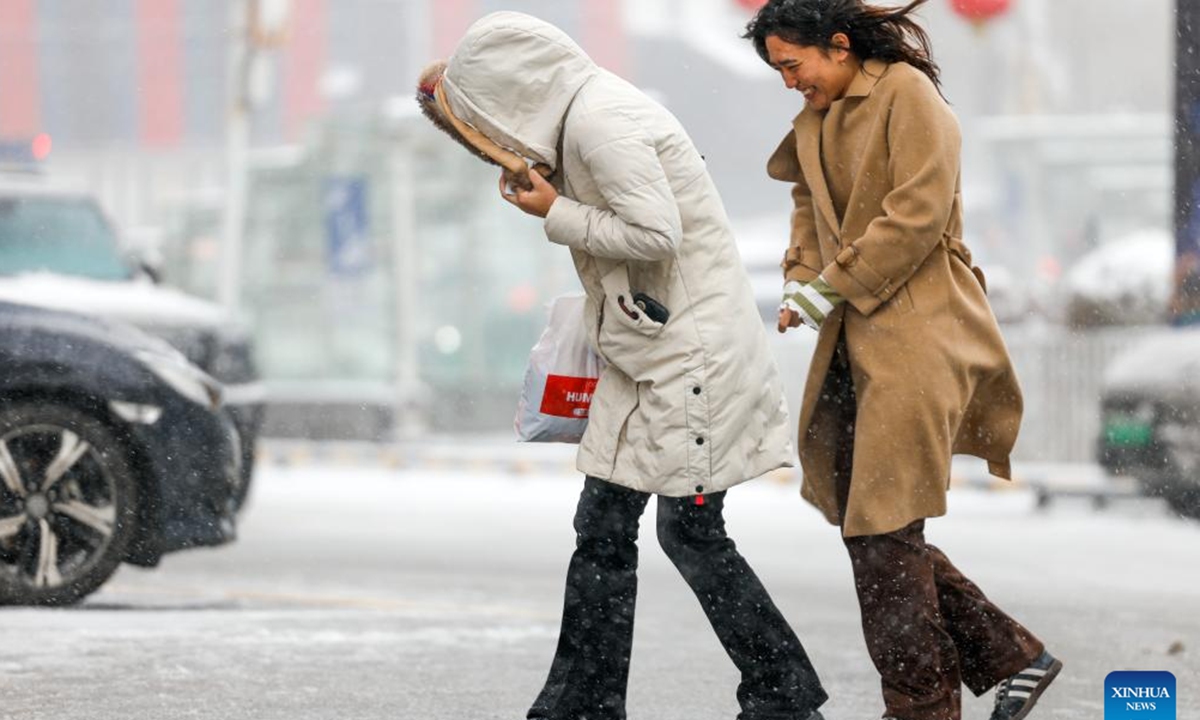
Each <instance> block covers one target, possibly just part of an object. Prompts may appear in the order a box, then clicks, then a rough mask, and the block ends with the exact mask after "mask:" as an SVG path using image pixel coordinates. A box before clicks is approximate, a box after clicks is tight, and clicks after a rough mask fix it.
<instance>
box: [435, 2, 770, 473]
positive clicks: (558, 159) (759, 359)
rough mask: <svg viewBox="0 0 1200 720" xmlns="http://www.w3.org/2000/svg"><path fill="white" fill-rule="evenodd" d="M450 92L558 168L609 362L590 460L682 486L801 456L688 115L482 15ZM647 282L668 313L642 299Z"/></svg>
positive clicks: (453, 69) (556, 233)
mask: <svg viewBox="0 0 1200 720" xmlns="http://www.w3.org/2000/svg"><path fill="white" fill-rule="evenodd" d="M442 91H443V92H444V94H445V97H446V101H447V103H448V105H449V106H450V108H451V110H452V111H453V112H454V114H455V115H456V116H458V118H460V119H461V120H464V121H466V122H467V123H469V124H471V125H472V126H474V127H475V128H476V129H478V130H479V131H481V132H482V133H483V134H484V135H486V136H488V137H489V138H491V139H492V140H493V141H495V142H497V143H498V144H500V145H503V146H505V147H507V148H511V149H513V150H515V151H516V152H517V153H519V154H520V155H522V156H524V157H526V158H529V159H531V160H533V161H536V162H540V163H544V164H546V165H548V166H550V167H551V168H554V169H555V170H556V175H555V176H554V178H553V180H554V182H555V183H556V185H557V186H558V188H559V191H560V193H561V195H560V197H559V198H558V200H556V201H555V203H554V205H553V207H552V208H551V210H550V213H549V215H548V216H547V217H546V221H545V231H546V235H547V237H548V238H549V239H550V241H551V242H555V243H558V244H560V245H565V246H567V247H569V248H570V249H571V254H572V256H573V258H574V261H575V266H576V269H577V270H578V272H579V278H580V281H581V282H582V283H583V287H584V289H585V291H586V292H587V296H588V302H587V312H586V317H585V320H584V321H585V322H586V323H588V325H589V328H590V332H591V337H592V343H593V345H594V347H595V348H596V350H597V351H598V352H599V353H600V354H601V355H603V356H604V357H605V358H606V359H607V360H608V362H609V365H608V367H607V369H606V370H605V371H604V374H603V376H602V377H601V378H600V383H599V385H598V386H597V388H596V391H595V395H594V396H593V400H592V408H591V415H590V421H589V423H588V429H587V432H586V434H585V435H584V437H583V441H582V442H581V444H580V447H579V455H578V460H577V464H578V468H579V470H580V471H582V472H584V473H586V474H588V475H592V476H594V477H598V478H602V479H605V480H609V481H611V482H614V483H617V484H619V485H623V486H625V487H629V488H632V489H635V490H641V491H646V492H653V493H659V494H663V495H671V496H683V495H696V494H704V493H710V492H718V491H721V490H725V489H726V488H729V487H730V486H732V485H736V484H737V483H740V482H742V481H743V480H747V479H749V478H753V477H756V476H758V475H761V474H763V473H765V472H767V471H770V470H773V469H775V468H778V467H782V466H787V465H790V464H791V459H792V457H793V451H792V446H791V442H790V440H789V438H788V435H789V432H788V430H787V407H786V404H785V401H784V398H783V392H782V387H781V384H780V381H779V374H778V370H777V369H776V367H775V362H774V360H773V359H772V357H771V353H770V351H769V349H768V347H767V338H766V330H765V328H764V325H763V322H762V320H761V319H760V317H759V315H758V312H757V310H756V308H755V305H754V301H753V297H752V294H751V290H750V284H749V281H748V279H747V277H746V273H745V270H744V269H743V267H742V264H741V261H740V259H739V257H738V252H737V247H736V245H735V244H734V238H733V234H732V232H731V231H730V228H729V221H728V218H727V217H726V215H725V210H724V207H723V206H722V204H721V199H720V197H719V196H718V194H717V189H716V187H715V186H714V185H713V182H712V179H711V178H710V177H709V175H708V172H707V170H706V169H705V166H704V160H703V158H701V157H700V154H699V153H698V152H697V151H696V149H695V147H694V146H693V145H692V142H691V139H690V138H689V137H688V136H687V134H686V133H685V132H684V130H683V128H682V127H681V126H680V124H679V122H678V121H677V120H676V119H675V118H674V117H673V116H672V115H671V114H670V113H668V112H667V111H666V110H665V109H664V108H663V107H661V106H660V105H658V104H657V103H655V102H653V101H652V100H650V99H649V98H647V97H646V96H645V95H644V94H643V93H641V92H640V91H638V90H637V89H636V88H634V87H633V86H632V85H630V84H629V83H627V82H625V81H624V80H622V79H620V78H618V77H617V76H615V75H613V74H611V73H609V72H607V71H605V70H603V69H601V68H600V67H598V66H597V65H596V64H595V63H593V62H592V60H591V59H590V58H589V57H588V56H587V55H586V54H585V53H584V52H583V50H581V49H580V48H579V46H578V45H576V44H575V43H574V42H573V41H572V40H571V39H570V38H569V37H568V36H567V35H566V34H564V33H563V32H562V31H561V30H559V29H558V28H556V27H554V26H552V25H550V24H547V23H545V22H543V21H541V20H538V19H536V18H533V17H530V16H528V15H522V14H520V13H513V12H500V13H494V14H492V15H488V16H486V17H484V18H483V19H481V20H479V21H478V22H476V23H475V24H474V25H473V26H471V28H470V29H469V30H468V31H467V34H466V36H465V37H464V38H463V40H462V42H461V43H460V44H459V46H458V48H457V49H456V50H455V52H454V55H453V56H452V57H451V58H450V60H449V61H448V63H447V67H446V72H445V75H444V78H443V80H442ZM638 292H641V293H645V294H647V295H649V296H650V297H651V298H653V299H655V300H657V301H659V302H660V303H662V304H663V305H665V306H666V307H667V309H668V310H669V311H670V317H669V319H668V320H667V322H666V323H665V324H662V323H658V322H655V321H654V320H652V319H650V318H649V317H647V315H646V314H645V313H644V312H642V311H640V310H639V309H638V307H637V306H636V305H635V304H634V302H633V299H632V296H633V294H634V293H638Z"/></svg>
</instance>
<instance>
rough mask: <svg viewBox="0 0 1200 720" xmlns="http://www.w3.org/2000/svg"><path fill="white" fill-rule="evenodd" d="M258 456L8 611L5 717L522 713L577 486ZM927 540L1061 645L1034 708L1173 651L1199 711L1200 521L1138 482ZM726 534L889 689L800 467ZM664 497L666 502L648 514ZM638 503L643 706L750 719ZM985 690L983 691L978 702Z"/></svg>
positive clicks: (981, 714)
mask: <svg viewBox="0 0 1200 720" xmlns="http://www.w3.org/2000/svg"><path fill="white" fill-rule="evenodd" d="M530 467H532V468H533V470H532V471H529V470H528V469H527V471H526V472H525V473H524V474H514V473H510V472H502V471H498V470H493V469H487V466H486V465H481V466H480V468H479V469H477V470H473V471H472V470H467V469H462V468H457V469H451V470H448V471H433V470H429V469H422V470H415V469H409V470H383V469H374V468H364V467H349V466H338V465H332V464H329V465H310V466H305V467H294V468H290V469H289V468H282V467H272V466H266V467H264V468H263V472H262V473H261V474H260V476H259V481H258V486H257V488H256V490H255V494H254V496H253V498H252V504H251V506H250V508H249V509H248V510H247V513H246V515H245V517H244V521H243V524H242V528H241V538H240V539H239V541H238V542H237V543H236V544H234V545H231V546H227V547H225V548H220V549H215V550H203V551H194V552H190V553H183V554H179V555H175V556H171V557H168V558H167V559H166V560H165V561H164V563H163V565H162V566H161V567H159V568H157V569H155V570H151V571H144V570H138V569H134V568H125V569H123V570H121V571H120V572H119V573H118V575H117V576H116V577H115V578H114V579H113V580H112V581H111V582H110V583H109V584H108V585H107V586H106V587H105V588H104V589H103V590H102V591H101V592H99V593H97V594H96V595H94V596H92V597H91V598H90V599H89V600H88V601H87V602H86V603H85V604H84V605H82V606H81V607H79V608H75V609H68V610H22V609H4V610H0V719H2V720H9V719H11V720H16V719H18V718H20V719H21V720H26V719H29V720H39V719H50V718H53V719H55V720H60V719H64V718H79V719H83V718H87V719H89V720H90V719H93V718H122V719H125V718H135V719H136V718H146V719H151V718H153V719H158V718H188V717H198V718H222V719H231V720H237V719H241V718H246V719H250V718H254V719H255V720H264V719H269V718H280V719H283V718H287V719H289V720H292V719H298V718H313V719H314V720H317V719H320V720H327V719H330V718H364V719H374V718H406V719H407V718H412V719H413V720H426V719H428V720H464V719H466V718H471V719H481V720H482V719H488V718H511V719H513V720H516V719H518V718H523V717H524V712H525V709H526V707H527V705H528V703H529V702H530V701H531V700H532V698H533V697H534V695H535V694H536V692H537V690H538V689H539V687H540V683H541V681H542V680H543V679H544V674H545V672H546V670H547V668H548V667H549V662H550V657H551V653H552V652H553V648H554V644H555V639H556V636H557V628H558V612H559V608H560V603H561V593H562V579H563V578H562V576H563V572H564V569H565V566H566V562H567V558H568V554H569V552H570V548H571V543H572V539H573V535H572V530H571V514H572V512H573V509H574V504H575V501H576V498H577V494H578V491H579V487H580V480H579V479H578V478H577V477H576V476H574V475H572V474H570V473H567V472H549V471H547V470H546V469H545V468H546V467H552V465H549V466H546V465H543V466H539V465H536V464H535V465H532V466H530ZM951 499H952V504H951V511H950V515H949V516H948V517H947V518H944V519H940V520H937V521H933V522H931V524H930V530H929V533H928V534H929V536H930V538H931V540H933V541H934V542H936V543H937V544H938V545H939V546H941V547H942V548H943V549H944V550H945V551H946V552H947V553H948V554H949V555H950V557H951V558H952V559H953V560H954V561H955V562H956V563H957V564H958V565H959V567H960V568H961V569H963V570H964V571H965V572H967V573H968V575H970V576H971V577H972V578H973V579H975V580H976V581H977V582H978V583H979V584H980V585H981V586H982V587H983V588H984V590H985V591H987V592H988V593H989V594H990V595H991V596H992V597H993V598H994V599H996V600H997V601H998V602H999V603H1000V604H1001V605H1002V606H1003V607H1005V608H1007V609H1008V610H1009V611H1010V612H1011V613H1013V614H1014V615H1015V616H1017V617H1018V618H1019V619H1020V620H1022V621H1023V622H1025V623H1026V624H1027V625H1028V626H1030V627H1031V628H1032V629H1033V630H1034V631H1035V632H1036V633H1038V634H1039V635H1041V636H1042V637H1043V638H1044V639H1045V640H1046V641H1047V644H1048V645H1049V647H1050V648H1051V649H1052V650H1053V651H1054V652H1055V653H1056V654H1058V655H1059V656H1060V657H1061V658H1062V659H1063V660H1064V662H1065V663H1066V669H1065V670H1064V673H1063V675H1062V676H1061V677H1060V679H1059V680H1058V682H1057V683H1056V684H1055V686H1054V689H1053V690H1052V691H1050V692H1049V693H1048V695H1047V696H1046V698H1045V699H1044V700H1043V703H1042V705H1040V706H1039V710H1038V712H1036V713H1034V714H1033V716H1032V720H1037V719H1038V718H1062V719H1072V720H1074V719H1077V720H1098V719H1099V718H1100V717H1101V715H1102V713H1103V710H1102V707H1103V705H1102V703H1103V681H1104V677H1105V675H1106V674H1107V673H1108V672H1110V671H1112V670H1123V669H1146V670H1151V669H1153V670H1169V671H1171V672H1173V673H1174V674H1175V675H1176V677H1177V678H1178V683H1179V690H1178V692H1179V699H1178V702H1179V715H1178V716H1179V718H1180V720H1192V719H1194V718H1200V572H1198V568H1200V524H1197V523H1186V522H1183V521H1179V520H1176V519H1173V518H1170V517H1168V516H1167V515H1166V513H1165V511H1164V510H1163V509H1162V507H1161V506H1160V505H1158V504H1157V503H1154V502H1150V501H1144V500H1125V501H1120V502H1118V503H1115V504H1114V505H1112V506H1111V507H1109V508H1108V509H1106V510H1104V511H1099V512H1097V511H1095V510H1093V509H1092V507H1091V506H1090V504H1088V503H1086V502H1082V501H1079V502H1062V503H1057V504H1055V505H1053V506H1052V507H1051V508H1050V509H1049V511H1045V512H1039V511H1036V510H1034V507H1033V506H1034V498H1033V495H1032V493H1029V492H1024V491H1013V492H995V491H993V492H987V491H983V490H975V489H959V490H955V491H954V492H953V493H952V494H951ZM727 509H728V520H729V526H730V532H731V534H732V535H733V537H734V538H735V539H736V540H737V541H738V544H739V546H740V547H741V549H742V551H743V553H744V554H745V555H746V556H747V558H748V559H749V560H750V562H751V564H752V565H754V566H755V569H756V570H757V571H758V572H759V574H760V576H761V577H762V579H763V581H764V583H765V584H766V585H767V587H768V589H769V590H770V591H771V592H772V593H773V595H774V596H775V599H776V601H777V603H778V604H779V606H780V607H781V609H782V610H783V611H784V613H785V614H786V615H787V617H788V618H789V619H790V620H791V621H792V623H793V625H794V626H795V627H796V629H797V631H798V633H799V634H800V637H801V639H802V640H803V641H804V643H805V645H806V646H807V648H808V650H809V652H810V654H811V655H812V656H813V659H814V662H815V663H816V665H817V668H818V670H819V671H820V672H821V675H822V678H823V680H824V682H825V684H826V687H827V689H828V690H829V693H830V696H831V698H832V699H831V701H830V702H829V703H828V704H827V705H826V707H825V708H824V709H823V710H824V711H825V712H826V717H828V718H829V720H851V719H852V718H854V719H857V720H862V719H866V718H872V717H878V716H879V714H880V712H881V710H882V704H881V702H880V699H879V691H878V686H877V681H876V678H875V675H874V671H873V669H872V667H871V665H870V662H869V660H868V658H867V655H866V650H865V648H864V645H863V642H862V636H861V632H860V630H859V625H858V615H857V607H856V601H855V598H854V594H853V589H852V586H851V581H850V573H849V567H848V562H847V560H846V557H845V552H844V550H843V548H842V547H841V544H840V541H839V540H838V537H837V534H836V532H835V531H834V530H833V529H832V528H830V527H829V526H827V525H825V523H824V522H823V521H822V520H821V519H820V518H819V517H818V516H817V515H816V513H815V511H813V510H812V509H810V508H808V507H807V506H805V505H804V504H803V503H802V502H801V500H800V499H799V498H798V496H797V492H796V487H795V485H794V484H791V483H782V482H778V481H775V480H762V481H758V482H755V483H751V484H749V485H746V486H743V487H741V488H738V489H735V490H734V491H732V492H731V493H730V497H729V499H728V500H727ZM652 512H653V508H650V510H649V511H648V514H649V513H652ZM652 528H653V525H652V523H650V522H647V523H644V528H643V540H642V574H641V576H642V584H641V588H640V592H639V602H638V618H637V622H638V625H637V631H636V638H635V648H634V656H633V667H632V678H631V681H630V693H629V717H630V718H631V720H639V719H645V720H696V719H697V718H714V719H716V718H728V719H730V720H732V718H734V717H735V716H736V712H737V705H736V702H735V700H734V697H733V690H734V687H735V684H736V679H737V678H736V675H735V672H734V670H733V667H732V665H731V664H730V663H729V662H728V660H727V659H726V658H725V656H724V654H723V652H722V650H721V648H720V646H719V645H718V643H717V641H716V640H715V638H714V637H713V635H712V633H711V632H710V630H709V629H708V627H707V625H706V622H705V619H704V617H703V615H702V613H701V611H700V609H699V607H698V605H697V603H696V602H695V599H694V598H693V597H691V595H690V593H689V591H688V590H687V588H686V586H685V585H684V583H683V581H682V580H681V579H680V578H679V577H678V576H677V575H676V574H675V572H674V570H673V568H671V566H670V565H669V563H668V562H667V561H666V559H665V558H664V556H663V554H662V552H661V550H659V549H658V547H657V546H656V544H655V541H654V537H653V535H654V534H653V530H652ZM990 704H991V700H990V698H983V699H975V698H971V697H968V698H967V699H966V702H965V709H964V717H965V718H968V719H971V718H974V719H976V720H984V719H985V718H986V717H987V716H988V713H989V711H990Z"/></svg>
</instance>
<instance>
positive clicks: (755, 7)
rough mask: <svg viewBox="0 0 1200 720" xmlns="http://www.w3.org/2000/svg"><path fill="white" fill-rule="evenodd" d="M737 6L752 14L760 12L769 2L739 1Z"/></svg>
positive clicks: (760, 0)
mask: <svg viewBox="0 0 1200 720" xmlns="http://www.w3.org/2000/svg"><path fill="white" fill-rule="evenodd" d="M737 4H738V5H741V6H742V7H743V8H745V9H746V10H749V11H750V12H758V11H759V8H761V7H762V6H763V5H766V4H767V0H737Z"/></svg>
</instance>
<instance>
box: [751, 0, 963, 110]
mask: <svg viewBox="0 0 1200 720" xmlns="http://www.w3.org/2000/svg"><path fill="white" fill-rule="evenodd" d="M926 2H928V0H912V2H910V3H908V4H907V5H905V6H903V7H879V6H876V5H868V4H866V3H865V2H863V0H771V1H770V2H768V3H767V4H766V5H764V6H763V8H762V9H761V10H759V11H758V14H757V15H755V16H754V19H753V20H751V21H750V24H748V25H747V26H746V34H744V35H742V37H744V38H748V39H749V40H751V41H753V42H754V49H755V50H757V51H758V56H759V57H761V58H762V59H763V60H764V61H766V62H770V60H769V57H768V55H767V38H768V37H770V36H771V35H775V36H777V37H779V39H780V40H783V41H785V42H789V43H792V44H793V45H806V46H815V47H818V48H821V50H822V51H827V50H829V49H830V48H832V47H833V45H832V43H831V42H830V38H832V37H833V36H834V34H835V33H845V34H846V37H848V38H850V51H851V52H853V53H854V54H855V55H857V56H858V57H859V58H860V59H862V60H869V59H871V58H878V59H879V60H883V61H884V62H889V63H892V62H901V61H903V62H906V63H908V64H909V65H912V66H913V67H915V68H916V69H918V70H920V71H921V72H923V73H925V74H926V75H928V76H929V79H930V80H932V81H933V84H934V86H935V87H937V88H938V92H941V87H942V81H941V79H940V77H939V76H940V74H941V71H940V70H939V69H938V66H937V63H935V62H934V61H933V48H932V47H931V46H930V43H929V35H927V34H926V33H925V30H924V28H922V27H921V26H920V25H918V24H917V23H916V21H915V20H913V19H912V18H910V17H909V15H911V14H912V13H913V12H914V11H915V10H916V9H917V8H919V7H921V6H922V5H924V4H925V3H926Z"/></svg>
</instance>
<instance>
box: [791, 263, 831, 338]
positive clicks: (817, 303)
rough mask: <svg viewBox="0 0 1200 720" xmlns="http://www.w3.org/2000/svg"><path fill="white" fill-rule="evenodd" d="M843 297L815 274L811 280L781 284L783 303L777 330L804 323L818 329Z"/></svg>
mask: <svg viewBox="0 0 1200 720" xmlns="http://www.w3.org/2000/svg"><path fill="white" fill-rule="evenodd" d="M843 302H845V298H843V297H842V296H841V295H839V294H838V292H837V291H836V290H834V289H833V288H832V287H830V286H829V283H827V282H825V278H823V277H821V276H819V275H818V276H817V278H816V279H815V280H813V281H812V282H807V283H801V282H797V281H795V280H792V281H790V282H788V283H787V284H786V285H784V286H783V303H782V304H781V305H780V306H779V332H785V331H786V330H787V328H789V327H798V326H799V325H800V323H804V324H805V325H807V326H809V327H810V328H812V329H813V330H820V329H821V323H822V322H824V321H825V318H826V317H828V315H829V313H831V312H833V309H834V308H836V307H837V306H838V305H840V304H842V303H843ZM785 321H786V324H785Z"/></svg>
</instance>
